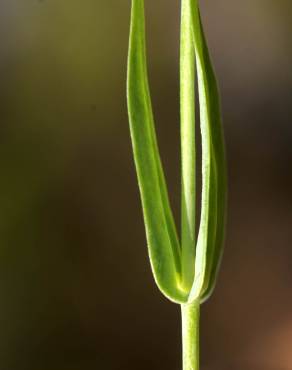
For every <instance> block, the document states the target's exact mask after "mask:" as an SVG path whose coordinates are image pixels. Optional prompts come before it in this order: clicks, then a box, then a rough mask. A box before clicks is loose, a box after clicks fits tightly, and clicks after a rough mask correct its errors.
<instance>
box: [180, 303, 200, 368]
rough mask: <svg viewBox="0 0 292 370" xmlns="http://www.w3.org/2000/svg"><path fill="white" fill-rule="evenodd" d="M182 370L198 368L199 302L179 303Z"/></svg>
mask: <svg viewBox="0 0 292 370" xmlns="http://www.w3.org/2000/svg"><path fill="white" fill-rule="evenodd" d="M181 314H182V345H183V370H199V360H200V359H199V351H200V345H199V343H200V334H199V332H200V331H199V328H200V325H199V324H200V302H198V301H195V302H193V303H190V304H185V305H181Z"/></svg>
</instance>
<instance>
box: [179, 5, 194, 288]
mask: <svg viewBox="0 0 292 370" xmlns="http://www.w3.org/2000/svg"><path fill="white" fill-rule="evenodd" d="M180 111H181V162H182V173H181V178H182V179H181V183H182V184H181V185H182V197H181V245H182V285H183V287H184V288H185V289H186V290H188V291H189V290H190V288H191V286H192V283H193V279H194V266H195V245H196V232H195V230H196V227H195V216H196V214H195V213H196V181H195V177H196V173H195V165H196V163H195V162H196V150H195V48H194V42H193V32H192V14H191V0H182V1H181V48H180Z"/></svg>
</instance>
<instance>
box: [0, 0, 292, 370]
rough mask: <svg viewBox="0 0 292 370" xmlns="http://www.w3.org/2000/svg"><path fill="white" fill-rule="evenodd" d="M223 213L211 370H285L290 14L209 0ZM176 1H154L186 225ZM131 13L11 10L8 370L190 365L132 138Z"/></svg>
mask: <svg viewBox="0 0 292 370" xmlns="http://www.w3.org/2000/svg"><path fill="white" fill-rule="evenodd" d="M201 3H202V4H201V5H202V14H203V21H204V24H205V28H206V33H207V37H208V40H209V45H210V50H211V53H212V56H213V61H214V64H215V66H216V71H217V74H218V79H219V83H220V88H221V92H222V107H223V108H222V109H223V117H224V127H225V134H226V143H227V155H228V164H229V212H228V213H229V216H228V226H227V240H226V250H225V256H224V260H223V264H222V269H221V272H220V275H219V280H218V284H217V288H216V290H215V293H214V295H213V296H212V298H211V299H210V300H209V301H208V302H207V303H206V304H204V306H203V309H202V322H201V338H202V343H201V347H202V357H201V363H202V367H201V368H202V370H229V369H235V370H291V369H292V355H291V342H292V291H291V287H292V248H291V244H292V192H291V189H292V171H291V163H292V68H291V66H292V42H291V38H292V3H291V1H290V0H277V1H275V0H245V1H234V0H219V1H211V0H204V1H202V2H201ZM179 6H180V4H179V1H169V0H160V1H154V0H153V1H146V8H147V26H148V56H149V74H150V82H151V90H152V96H153V106H154V111H155V117H156V125H157V133H158V136H159V144H160V148H161V153H162V159H163V163H164V166H165V171H166V176H167V180H168V184H169V191H170V197H171V202H172V205H173V209H174V212H175V215H176V218H177V219H178V215H179V202H180V201H179V199H180V190H179V183H180V180H179V106H178V97H179V92H178V82H179V81H178V48H179ZM129 14H130V1H129V0H128V1H125V0H107V1H101V0H98V1H96V0H82V1H81V0H71V1H64V0H62V1H60V0H26V1H23V0H1V4H0V78H1V87H0V97H1V98H0V123H1V125H0V173H1V181H0V204H1V207H0V208H1V211H0V294H1V295H0V302H1V303H0V369H5V370H39V369H42V370H52V369H54V370H93V369H105V370H119V369H141V370H143V369H161V370H163V369H168V370H178V369H180V368H181V354H180V351H181V349H180V346H181V340H180V311H179V307H177V306H175V305H173V304H170V303H169V302H168V301H167V300H166V299H164V298H163V297H162V295H161V294H160V292H159V291H158V289H157V288H156V286H155V285H154V282H153V278H152V275H151V271H150V267H149V262H148V257H147V250H146V242H145V236H144V227H143V222H142V217H141V207H140V201H139V194H138V189H137V184H136V177H135V172H134V166H133V160H132V153H131V146H130V140H129V132H128V122H127V111H126V98H125V79H126V57H127V42H128V31H129Z"/></svg>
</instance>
